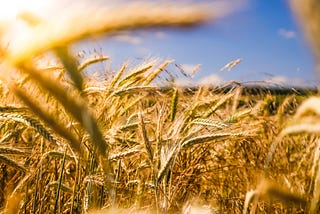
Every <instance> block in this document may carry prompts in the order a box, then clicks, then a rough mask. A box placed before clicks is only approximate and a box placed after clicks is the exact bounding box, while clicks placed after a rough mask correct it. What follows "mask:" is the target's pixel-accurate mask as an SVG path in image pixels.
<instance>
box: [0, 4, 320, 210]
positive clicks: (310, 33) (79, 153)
mask: <svg viewBox="0 0 320 214" xmlns="http://www.w3.org/2000/svg"><path fill="white" fill-rule="evenodd" d="M301 2H302V1H299V0H293V1H292V2H291V3H292V4H291V5H292V8H293V10H294V11H295V12H296V13H297V14H299V15H298V17H300V18H299V20H300V21H301V23H319V21H318V19H317V16H318V15H317V13H315V12H314V11H310V10H311V9H312V10H313V9H314V10H317V11H318V12H319V10H318V8H317V7H314V6H312V5H313V4H316V5H317V4H318V3H316V1H312V0H308V1H305V2H307V3H306V5H307V4H308V5H311V6H310V7H305V8H304V7H301V4H303V3H304V2H303V3H301ZM120 9H121V12H122V13H121V15H119V13H118V12H119V11H113V12H112V13H109V17H108V18H105V15H104V14H105V13H106V10H105V9H104V8H100V9H98V8H95V9H94V10H93V11H94V14H95V15H94V16H92V13H90V10H87V12H86V14H83V13H81V11H76V12H75V13H74V14H71V15H72V16H71V15H70V17H69V18H68V19H66V20H64V22H63V23H60V22H58V23H55V22H54V20H41V19H37V18H35V17H33V16H32V14H24V16H23V17H22V19H24V21H26V22H27V23H28V24H30V28H31V30H30V32H29V34H28V36H26V37H25V38H26V39H25V40H19V41H18V42H17V43H16V44H15V45H14V46H13V47H9V48H8V47H6V46H5V44H1V49H0V53H1V56H2V58H3V59H4V62H3V65H2V67H1V69H2V70H1V75H2V77H1V82H2V84H1V90H0V100H1V102H0V103H1V104H0V121H1V123H0V165H1V173H0V211H1V213H4V214H7V213H184V214H189V213H190V214H191V213H318V212H319V210H320V208H319V198H320V185H319V184H320V183H319V182H320V173H319V172H320V171H319V169H320V168H319V164H318V162H319V158H320V152H319V151H320V147H319V145H320V143H319V142H320V139H319V133H320V124H318V123H319V114H320V110H319V104H320V98H319V97H318V94H317V91H312V90H310V91H308V90H306V91H305V92H306V93H303V94H302V93H299V92H297V91H294V90H292V91H290V93H289V94H286V95H281V94H276V93H273V92H272V90H269V89H268V88H266V89H261V88H260V89H257V90H256V91H255V92H254V93H252V92H250V93H248V92H247V90H246V86H244V85H242V84H241V83H237V82H232V83H226V84H225V85H221V86H216V87H208V86H201V85H200V86H199V87H197V88H181V87H178V86H176V85H175V83H174V81H172V82H168V81H163V79H166V78H165V77H164V76H165V75H171V74H170V72H171V71H170V65H171V64H172V60H161V59H152V60H146V61H145V62H143V63H141V64H139V65H134V66H133V65H131V64H129V63H123V65H122V67H121V68H119V69H118V70H107V71H106V73H105V74H103V75H104V78H95V77H94V76H91V75H89V74H88V72H85V71H86V70H88V69H90V65H92V64H96V63H101V62H104V61H107V60H112V59H110V58H109V57H108V56H104V55H101V54H98V53H96V54H95V55H94V56H90V57H87V58H85V59H82V58H79V57H78V56H77V55H75V54H73V53H72V52H71V45H72V44H73V43H75V42H78V41H81V40H83V39H88V38H91V37H92V36H103V37H107V36H108V35H110V34H113V33H115V32H118V31H120V30H124V29H128V30H132V29H136V28H148V27H174V28H179V27H191V26H194V25H197V24H201V23H204V22H206V21H208V20H210V19H212V18H217V16H216V15H215V14H211V13H210V12H208V11H207V10H206V7H205V5H183V7H182V6H181V5H176V4H163V5H161V4H157V5H156V6H155V4H152V3H147V2H144V3H143V4H141V3H140V4H137V3H129V4H127V5H126V6H125V7H124V6H123V7H120ZM141 10H142V11H147V13H144V14H143V15H141ZM91 12H92V11H91ZM163 13H166V16H163ZM310 14H311V15H310ZM79 16H81V17H86V18H85V19H84V20H86V21H85V22H81V21H77V20H78V19H77V17H79ZM31 18H32V19H31ZM30 20H33V22H32V23H30ZM75 20H76V22H77V24H78V25H79V28H78V29H79V30H76V31H71V30H70V26H72V25H73V24H74V22H75ZM312 26H314V25H312ZM0 27H1V28H0V29H1V30H2V31H1V33H2V32H3V29H5V26H0ZM304 29H305V32H306V35H307V38H310V41H311V42H310V44H315V45H313V47H314V51H315V56H316V57H317V51H319V48H318V46H317V44H318V43H317V42H319V40H318V39H317V38H319V37H317V36H318V35H319V34H318V33H319V31H317V29H316V30H314V29H313V28H312V29H310V28H308V27H305V28H304ZM0 35H2V34H0ZM28 39H29V40H28ZM48 52H50V53H51V54H52V55H53V56H52V57H54V58H55V59H56V61H57V64H56V65H54V66H44V65H43V63H41V60H42V59H41V58H42V57H44V56H45V55H46V54H47V53H48ZM89 73H90V72H89Z"/></svg>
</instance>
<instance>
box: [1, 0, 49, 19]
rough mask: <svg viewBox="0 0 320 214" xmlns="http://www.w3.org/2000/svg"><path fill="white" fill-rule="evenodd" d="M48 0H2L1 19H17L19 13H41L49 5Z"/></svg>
mask: <svg viewBox="0 0 320 214" xmlns="http://www.w3.org/2000/svg"><path fill="white" fill-rule="evenodd" d="M49 1H51V0H49ZM49 1H48V0H2V1H0V20H2V21H9V20H12V19H15V18H16V17H17V16H18V14H19V13H22V12H30V13H35V14H37V13H41V11H42V10H43V9H44V8H45V7H46V6H48V2H49Z"/></svg>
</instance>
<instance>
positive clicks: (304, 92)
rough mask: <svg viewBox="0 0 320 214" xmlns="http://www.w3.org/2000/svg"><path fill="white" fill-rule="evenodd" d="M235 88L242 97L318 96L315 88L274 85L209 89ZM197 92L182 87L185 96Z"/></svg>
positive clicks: (226, 89)
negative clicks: (240, 92) (268, 95)
mask: <svg viewBox="0 0 320 214" xmlns="http://www.w3.org/2000/svg"><path fill="white" fill-rule="evenodd" d="M236 88H241V89H242V95H267V94H270V95H282V96H288V95H299V96H311V95H316V94H318V92H319V90H318V88H317V87H285V86H274V85H263V84H262V85H245V84H238V83H236V84H227V85H225V86H215V87H210V90H211V91H212V93H217V94H221V93H224V94H226V93H228V92H230V91H231V90H234V89H236ZM161 89H162V91H168V90H171V88H170V87H163V88H161ZM198 90H199V86H194V87H184V93H185V94H190V95H191V94H194V93H195V92H196V91H198Z"/></svg>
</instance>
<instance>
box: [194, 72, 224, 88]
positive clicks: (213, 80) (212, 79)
mask: <svg viewBox="0 0 320 214" xmlns="http://www.w3.org/2000/svg"><path fill="white" fill-rule="evenodd" d="M223 82H224V81H223V79H222V78H221V77H220V76H219V75H217V74H211V75H209V76H206V77H204V78H202V79H200V81H199V84H200V85H220V84H222V83H223Z"/></svg>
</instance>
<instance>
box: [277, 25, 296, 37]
mask: <svg viewBox="0 0 320 214" xmlns="http://www.w3.org/2000/svg"><path fill="white" fill-rule="evenodd" d="M278 35H279V36H281V37H282V38H285V39H294V38H295V37H296V32H295V31H293V30H288V29H284V28H280V29H279V30H278Z"/></svg>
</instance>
